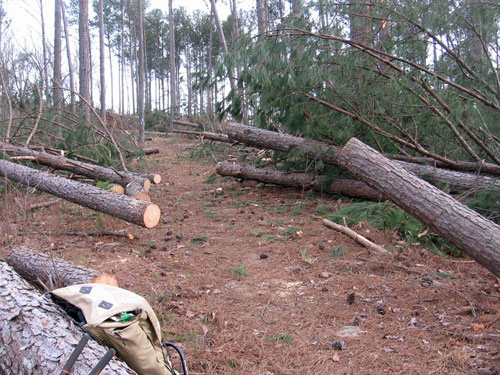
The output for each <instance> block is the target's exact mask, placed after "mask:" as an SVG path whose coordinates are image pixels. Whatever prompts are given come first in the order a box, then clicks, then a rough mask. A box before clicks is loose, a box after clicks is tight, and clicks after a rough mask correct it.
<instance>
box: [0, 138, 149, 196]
mask: <svg viewBox="0 0 500 375" xmlns="http://www.w3.org/2000/svg"><path fill="white" fill-rule="evenodd" d="M0 151H5V152H7V153H8V154H9V155H10V156H12V157H23V158H27V160H31V161H33V162H35V163H37V164H41V165H45V166H48V167H51V168H54V169H59V170H63V171H68V172H71V173H76V174H79V175H82V176H85V177H88V178H91V179H93V180H101V181H110V182H114V183H116V184H120V185H121V186H123V187H125V186H127V184H128V183H130V182H132V181H137V182H138V183H140V184H141V185H145V186H144V188H145V189H146V191H147V190H149V187H148V186H146V185H147V184H148V183H149V181H146V179H147V178H146V177H144V176H140V175H137V174H134V173H131V172H124V171H115V170H113V169H111V168H106V167H102V166H100V165H95V164H89V163H84V162H81V161H77V160H72V159H68V158H65V157H64V156H59V155H53V154H49V153H47V152H39V151H35V150H31V149H29V148H26V147H19V146H14V145H11V144H9V143H5V142H0Z"/></svg>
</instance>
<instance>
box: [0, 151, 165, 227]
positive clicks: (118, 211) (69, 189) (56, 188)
mask: <svg viewBox="0 0 500 375" xmlns="http://www.w3.org/2000/svg"><path fill="white" fill-rule="evenodd" d="M0 176H6V177H7V178H9V179H11V180H14V181H17V182H19V183H22V184H24V185H28V186H31V187H34V188H36V189H38V190H41V191H45V192H47V193H50V194H53V195H56V196H58V197H60V198H63V199H66V200H68V201H70V202H73V203H77V204H79V205H82V206H85V207H88V208H91V209H93V210H96V211H99V212H104V213H106V214H109V215H111V216H115V217H118V218H120V219H123V220H125V221H128V222H129V223H134V224H137V225H141V226H144V227H146V228H153V227H155V226H156V225H157V224H158V222H159V220H160V208H159V207H158V206H157V205H156V204H152V203H150V202H146V201H143V200H138V199H134V198H131V197H129V196H126V195H121V194H116V193H114V192H111V191H107V190H103V189H100V188H98V187H95V186H92V185H88V184H83V183H81V182H77V181H73V180H69V179H67V178H63V177H59V176H55V175H53V174H50V173H47V172H43V171H39V170H36V169H32V168H28V167H25V166H22V165H19V164H15V163H11V162H9V161H6V160H0Z"/></svg>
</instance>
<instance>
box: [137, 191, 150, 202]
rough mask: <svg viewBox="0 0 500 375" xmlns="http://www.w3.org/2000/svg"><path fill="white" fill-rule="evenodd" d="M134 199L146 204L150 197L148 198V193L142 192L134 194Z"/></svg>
mask: <svg viewBox="0 0 500 375" xmlns="http://www.w3.org/2000/svg"><path fill="white" fill-rule="evenodd" d="M134 198H135V199H140V200H143V201H147V202H151V197H150V196H149V194H148V193H144V192H141V193H137V194H135V195H134Z"/></svg>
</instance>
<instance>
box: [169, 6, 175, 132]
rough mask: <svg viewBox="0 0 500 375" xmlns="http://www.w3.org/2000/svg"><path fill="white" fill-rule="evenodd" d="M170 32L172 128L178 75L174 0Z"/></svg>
mask: <svg viewBox="0 0 500 375" xmlns="http://www.w3.org/2000/svg"><path fill="white" fill-rule="evenodd" d="M168 33H169V36H170V40H169V61H170V129H173V128H174V117H175V112H176V111H175V104H176V100H175V97H176V89H175V87H176V76H175V34H174V33H175V31H174V12H173V9H172V0H168Z"/></svg>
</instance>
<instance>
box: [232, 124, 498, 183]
mask: <svg viewBox="0 0 500 375" xmlns="http://www.w3.org/2000/svg"><path fill="white" fill-rule="evenodd" d="M226 133H227V135H228V137H229V139H230V140H231V141H233V142H241V143H245V144H247V145H249V146H253V147H258V148H265V149H271V150H276V151H281V152H289V151H291V150H299V151H302V152H303V153H304V154H305V155H306V156H307V157H308V158H310V159H311V160H321V161H323V162H324V163H327V164H332V165H339V164H338V162H339V157H340V154H341V152H342V148H341V147H337V146H333V145H329V144H327V143H325V142H319V141H314V140H310V139H305V138H301V137H295V136H292V135H289V134H283V133H278V132H274V131H270V130H265V129H260V128H256V127H253V126H247V125H242V124H238V123H234V122H231V123H228V124H227V127H226ZM394 163H396V164H398V165H400V166H402V167H403V168H405V169H406V170H408V171H409V172H412V173H414V174H416V175H418V176H421V177H424V178H426V179H430V180H432V182H433V183H445V184H448V185H449V187H450V189H452V190H454V191H460V190H468V189H471V188H479V189H489V190H495V191H500V182H499V181H498V180H497V179H496V178H491V177H488V176H482V175H478V174H472V173H464V172H458V171H450V170H446V169H441V168H435V167H432V166H429V165H420V164H415V163H408V162H403V161H394ZM489 166H490V165H489V164H485V165H484V166H483V167H482V168H481V171H483V172H486V171H487V170H488V167H489ZM493 167H495V166H494V165H493V166H492V167H491V168H490V170H491V171H495V168H493Z"/></svg>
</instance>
